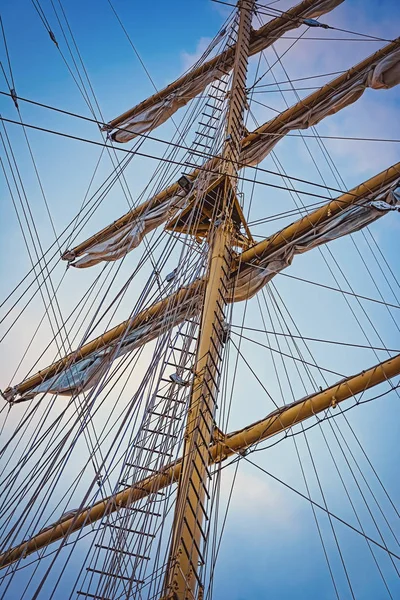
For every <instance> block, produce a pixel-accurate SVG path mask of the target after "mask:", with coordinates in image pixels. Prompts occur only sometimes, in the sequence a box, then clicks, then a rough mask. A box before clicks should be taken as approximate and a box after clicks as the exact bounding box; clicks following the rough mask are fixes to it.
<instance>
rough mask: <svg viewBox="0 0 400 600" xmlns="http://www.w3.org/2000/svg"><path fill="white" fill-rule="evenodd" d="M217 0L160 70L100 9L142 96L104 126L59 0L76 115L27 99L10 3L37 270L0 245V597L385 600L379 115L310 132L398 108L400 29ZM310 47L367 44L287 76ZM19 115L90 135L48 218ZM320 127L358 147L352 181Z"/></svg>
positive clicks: (13, 79) (329, 1) (27, 123)
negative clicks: (214, 17)
mask: <svg viewBox="0 0 400 600" xmlns="http://www.w3.org/2000/svg"><path fill="white" fill-rule="evenodd" d="M170 4H171V7H173V5H174V3H173V2H172V3H170ZM211 4H212V6H213V10H216V9H218V10H220V11H221V12H216V13H215V14H218V15H219V16H220V17H221V15H222V14H223V18H224V22H223V23H222V24H221V23H220V29H219V31H217V33H216V35H215V37H214V38H213V39H212V40H211V39H210V40H207V42H206V45H205V47H204V48H203V49H202V51H201V52H200V54H199V56H198V57H196V60H195V64H194V65H191V67H190V68H189V69H187V70H186V72H185V73H184V74H183V75H182V76H180V77H179V78H178V79H176V80H175V81H173V82H172V83H170V84H168V85H167V86H166V87H164V88H162V89H158V88H156V86H155V85H154V82H153V80H152V78H151V76H150V73H149V71H148V69H147V67H146V65H145V62H144V61H143V58H142V57H141V55H140V54H139V52H138V50H137V48H136V45H135V43H134V40H133V38H132V37H131V36H130V34H129V31H128V29H127V28H126V27H125V25H124V23H123V21H122V19H121V16H120V14H119V11H118V10H117V8H116V6H114V4H113V3H112V2H111V1H109V0H108V5H107V6H108V10H109V14H110V17H111V15H112V17H113V19H114V20H115V23H116V24H118V27H120V28H121V31H122V33H123V35H124V36H125V38H126V39H127V41H128V42H129V44H130V46H131V48H132V49H133V51H134V53H135V56H136V57H137V58H138V59H139V61H140V63H141V65H142V67H143V68H144V69H145V71H146V74H147V75H148V76H149V78H150V80H151V84H152V86H154V88H155V89H154V93H152V94H151V95H150V96H148V97H147V98H146V99H145V100H143V101H141V102H139V103H138V104H137V105H135V106H134V107H133V108H130V109H129V110H126V111H125V112H123V113H122V114H121V115H120V116H118V117H116V118H113V119H112V120H110V121H107V120H106V119H105V118H104V117H103V113H102V111H101V109H100V103H99V100H98V98H97V95H96V93H95V91H94V89H95V88H94V85H93V83H92V79H91V77H90V76H89V73H90V69H89V70H88V69H87V67H86V64H85V62H84V58H83V53H81V50H80V45H79V44H78V37H77V36H76V35H75V32H74V26H73V23H72V20H70V17H69V14H68V13H69V10H70V7H64V6H63V4H62V3H61V2H60V1H59V2H58V3H53V2H51V7H52V12H51V14H50V12H49V10H48V8H49V7H47V6H45V5H44V4H43V3H40V2H39V1H38V0H32V8H33V9H34V11H35V14H36V17H37V18H38V19H39V22H40V26H41V27H42V28H44V29H46V30H47V34H48V39H46V44H47V45H48V44H50V45H51V49H52V51H55V52H56V53H57V55H59V58H61V59H62V62H63V64H64V65H65V66H66V67H67V71H68V72H69V74H70V76H71V77H72V80H73V82H74V84H76V86H77V90H78V91H79V93H80V94H82V97H83V100H84V102H85V103H86V105H87V109H88V111H89V112H88V113H85V114H81V113H80V112H79V111H77V110H72V109H71V110H68V109H67V108H64V107H61V106H56V105H55V103H54V104H53V103H51V102H47V101H46V102H44V101H43V102H42V101H39V100H38V99H35V98H33V97H27V95H26V94H23V93H21V92H20V91H19V89H20V84H19V81H18V78H17V76H16V68H15V62H18V60H15V56H16V51H15V47H14V45H13V43H12V39H11V38H12V36H10V34H9V32H10V30H12V27H11V25H10V22H11V19H10V18H9V15H8V13H6V14H5V16H4V18H3V16H2V19H1V30H2V40H3V50H4V56H5V58H4V60H3V61H2V63H1V64H2V71H3V76H4V86H6V89H4V91H2V95H3V99H4V102H5V103H7V104H6V106H7V112H4V114H2V115H1V117H0V118H1V121H2V133H1V142H2V147H1V152H2V154H1V166H2V174H3V178H4V183H5V197H7V198H8V199H9V200H10V206H11V207H12V208H13V210H14V216H13V218H14V219H15V222H16V223H17V224H18V226H19V227H20V231H21V234H22V238H21V239H22V240H23V242H24V244H25V250H26V254H27V257H28V258H29V261H30V262H29V268H28V269H27V272H25V274H24V275H23V276H22V277H21V278H20V279H16V278H15V276H14V275H13V274H12V270H13V269H14V268H15V269H16V272H18V271H19V267H18V264H17V263H18V260H19V258H18V257H19V254H18V252H17V251H16V250H15V248H16V245H15V243H14V244H13V241H12V242H10V249H9V251H6V249H4V250H3V252H4V255H6V256H7V258H9V259H10V267H8V269H9V272H8V279H9V281H8V282H7V285H4V290H5V291H6V293H5V294H3V296H4V301H2V311H3V312H2V320H1V324H2V327H3V329H2V343H3V348H4V365H3V367H2V371H1V373H0V374H1V377H2V382H1V383H2V392H1V393H2V400H3V404H2V406H1V411H0V412H1V424H0V427H1V437H2V439H1V440H0V442H1V444H0V445H1V475H0V478H1V485H0V493H1V497H2V501H1V504H0V506H1V508H0V510H1V515H2V518H1V522H0V527H1V547H0V582H1V584H0V599H5V600H11V599H16V598H18V599H21V600H22V599H32V600H33V599H35V600H36V599H38V600H42V599H49V600H50V599H52V600H54V599H61V598H62V599H66V598H69V599H77V600H80V599H85V598H87V599H98V600H128V599H131V598H132V599H140V600H153V599H154V600H155V599H158V600H206V599H207V600H211V598H226V597H233V598H237V599H238V600H239V599H241V598H249V599H250V598H256V597H257V598H258V597H268V595H270V597H271V598H282V599H284V598H287V597H289V596H290V597H293V596H298V597H302V595H306V594H307V595H308V596H311V597H318V598H327V599H328V598H332V599H334V598H336V599H338V600H347V599H353V600H356V599H357V600H358V599H360V600H361V599H367V600H369V599H371V600H372V599H376V598H379V599H380V598H382V599H383V598H392V599H395V598H399V597H400V577H399V576H400V541H399V540H400V523H399V519H400V513H399V504H398V497H399V494H400V488H399V483H398V475H397V472H398V466H397V465H398V459H399V457H400V456H399V450H398V444H397V443H396V442H397V440H398V422H399V421H398V418H397V414H398V406H399V404H398V403H399V383H400V379H399V376H400V351H399V349H398V348H399V346H400V335H399V334H400V321H399V314H400V313H399V309H400V302H399V298H400V293H399V288H400V285H399V281H398V277H397V276H398V261H397V260H396V257H397V254H398V239H399V238H398V228H399V215H398V213H399V211H400V162H392V164H386V163H384V166H383V168H381V169H379V168H374V167H375V163H376V164H377V165H379V164H380V161H381V156H380V150H379V148H387V147H389V146H390V148H396V149H397V150H398V144H399V143H400V141H399V139H397V138H396V135H397V134H396V133H395V127H396V126H397V123H398V121H396V119H395V118H394V119H393V124H392V128H391V131H392V134H391V135H392V137H391V138H390V139H389V138H386V137H384V135H381V136H380V137H372V136H371V137H367V136H365V137H361V136H356V135H352V134H350V135H349V134H348V131H347V130H345V131H344V132H340V131H338V130H336V129H334V127H333V125H332V129H331V130H330V131H331V134H329V133H324V134H321V133H320V129H319V125H320V124H324V123H325V120H326V122H327V123H328V124H329V123H334V122H335V121H334V119H335V118H336V117H337V116H338V115H339V114H340V115H342V113H343V115H346V114H347V113H348V111H352V110H353V113H352V114H353V116H354V115H357V114H360V115H361V112H360V113H357V112H354V110H355V106H352V105H355V103H357V106H362V103H363V102H364V101H366V99H367V98H368V99H370V98H372V97H373V98H374V99H375V98H378V100H374V101H375V102H378V103H379V102H381V106H382V107H385V105H384V101H383V100H380V98H381V97H382V96H385V94H389V95H390V94H393V96H391V98H392V99H393V98H394V100H393V102H394V104H395V105H396V103H397V105H396V107H397V111H398V106H399V102H400V99H399V92H398V88H396V86H398V84H399V83H400V38H398V37H393V38H392V37H391V36H389V34H388V36H387V37H385V38H383V37H379V36H377V35H373V34H372V33H371V32H369V31H361V30H356V29H357V28H356V27H355V26H353V25H352V24H348V25H346V26H339V25H338V24H337V23H338V22H340V23H341V21H340V20H339V21H336V20H335V14H336V9H337V11H338V14H340V12H339V11H342V13H341V14H342V15H345V14H346V13H345V12H344V10H345V5H346V3H345V2H344V0H303V1H302V2H300V3H299V4H297V5H295V6H291V7H290V6H288V5H287V3H285V2H283V0H281V1H279V2H272V3H271V2H266V1H265V2H256V1H255V0H239V1H238V2H237V3H230V2H217V0H215V2H214V3H211ZM349 4H351V3H350V2H349ZM67 8H68V10H67ZM171 10H172V8H171ZM6 17H8V18H6ZM389 17H390V15H389ZM396 18H397V19H398V15H397V17H396ZM220 21H221V18H220ZM399 23H400V21H399V19H398V24H399ZM144 27H145V25H144ZM78 29H79V28H78ZM305 40H308V42H309V43H310V44H313V43H315V42H319V41H321V40H325V41H324V44H327V42H328V41H329V42H330V45H329V47H331V45H333V46H334V45H335V44H337V43H339V44H338V45H337V46H334V47H335V48H339V49H343V48H344V47H345V44H346V42H347V43H350V42H353V43H354V44H355V45H356V46H360V44H357V43H356V42H357V41H363V42H365V44H366V45H367V42H368V43H369V44H374V51H373V52H372V53H370V54H369V55H368V54H364V55H362V54H361V56H362V58H361V59H360V60H359V61H358V62H356V61H355V64H354V66H351V67H350V68H346V69H342V70H338V69H339V68H340V67H338V68H333V69H331V70H330V72H329V73H328V72H326V70H325V72H324V73H321V72H319V73H315V74H311V75H308V76H305V75H302V76H300V75H299V76H298V77H293V76H290V75H289V72H290V65H291V61H293V62H296V63H299V62H300V63H301V65H302V67H301V68H302V69H303V68H304V65H303V62H304V61H305V60H306V57H307V53H305V54H304V58H303V52H300V48H307V50H308V52H312V50H310V48H312V46H300V43H301V41H305ZM46 47H47V46H46ZM326 47H327V46H326V45H324V46H322V48H323V49H325V48H326ZM352 47H353V46H352ZM363 47H364V46H363ZM297 50H298V55H297V53H296V52H297ZM339 53H340V51H339ZM322 54H323V51H321V55H322ZM334 56H335V60H336V58H337V57H336V55H334ZM338 58H340V57H338ZM345 58H346V59H347V56H346V57H345ZM318 60H319V57H318ZM321 60H322V59H321ZM340 60H342V59H340ZM317 63H318V61H317ZM317 68H318V64H317ZM298 69H300V67H298ZM4 86H3V87H4ZM389 90H390V91H389ZM304 92H306V93H304ZM395 94H397V95H396V96H395ZM273 95H276V97H279V99H280V100H279V101H280V104H277V105H276V106H278V108H271V106H270V105H269V104H266V102H271V103H273V100H272V99H271V96H273ZM289 96H290V99H291V102H289V101H288V98H289ZM261 99H262V100H261ZM374 106H375V105H374ZM376 106H378V104H377V105H376ZM39 109H40V110H42V111H44V114H46V115H49V114H50V115H56V116H57V118H58V117H59V118H60V119H71V120H72V121H65V122H66V123H67V122H68V123H70V122H73V123H74V124H75V126H76V125H77V126H78V129H76V127H75V128H74V129H70V130H68V128H67V127H66V126H65V127H64V128H62V129H57V128H56V127H54V126H53V125H52V124H51V119H50V120H49V121H46V122H42V121H35V119H34V118H33V117H29V114H30V113H29V110H39ZM261 109H262V110H261ZM265 109H267V114H269V118H267V119H265V120H264V122H263V119H260V115H265V114H266V111H265ZM382 110H383V111H386V112H385V114H389V109H387V108H382ZM32 114H34V113H32ZM87 114H89V116H87ZM397 114H398V113H397ZM378 118H379V117H378V115H377V116H376V119H378ZM368 121H369V122H370V123H371V124H373V121H374V118H373V112H371V111H369V112H368ZM62 122H64V121H62ZM344 122H346V121H344ZM364 125H365V124H364ZM89 127H95V128H96V133H97V137H96V138H95V137H94V136H92V137H90V136H91V135H92V134H89V133H88V134H86V133H84V132H85V131H91V132H92V131H93V130H92V129H87V130H86V128H89ZM352 131H354V129H353V130H352ZM39 134H40V135H46V136H51V139H53V140H54V139H55V140H60V139H61V138H62V140H63V141H66V143H71V144H72V143H73V144H83V145H86V146H85V147H90V148H91V150H92V151H93V152H96V153H97V154H93V156H96V162H95V165H94V170H93V168H92V173H91V174H90V180H89V183H88V182H86V191H85V193H84V196H83V200H81V199H80V200H79V202H75V201H74V202H72V200H71V203H70V204H71V206H69V205H68V203H66V206H65V207H63V208H62V211H63V212H64V211H65V214H69V215H70V216H69V217H68V218H66V219H65V220H64V216H65V215H64V214H63V215H62V221H63V224H62V226H60V224H59V220H58V213H57V210H56V208H57V206H56V205H55V204H54V203H53V201H52V199H51V198H50V196H49V194H48V187H47V185H49V184H47V185H46V179H47V175H48V176H49V177H50V176H52V175H53V174H52V173H48V172H47V171H46V176H44V173H43V170H42V165H41V164H40V163H41V156H42V152H45V150H43V149H40V146H39V147H36V146H35V139H36V138H34V136H35V135H39ZM46 139H47V137H46ZM332 141H336V142H339V143H344V142H345V141H346V143H353V144H357V143H359V144H361V147H362V151H363V153H365V154H364V156H366V161H367V162H368V165H367V167H366V168H365V169H364V170H365V172H366V173H367V174H368V176H367V178H364V180H362V179H356V178H355V176H354V177H353V178H351V177H350V176H348V175H347V176H342V174H341V170H343V171H344V170H345V169H344V167H343V166H342V168H340V166H339V164H338V160H337V157H336V158H335V155H334V152H332V150H331V149H330V146H329V143H330V142H332ZM287 142H291V143H292V147H291V148H292V149H291V151H289V152H288V151H286V153H284V154H283V155H279V154H278V152H279V148H280V147H281V146H283V144H285V143H287ZM368 145H369V146H368ZM346 147H347V146H346ZM367 147H368V148H370V147H372V148H374V149H373V151H371V150H368V151H367V150H366V148H367ZM22 148H23V149H24V152H25V154H24V155H22V153H21V149H22ZM74 148H75V146H74ZM395 152H396V150H394V151H393V155H394V154H395ZM382 155H383V157H385V154H384V153H382ZM282 156H283V158H282ZM397 157H398V154H397ZM350 159H351V161H352V162H351V161H350ZM69 160H72V158H71V157H70V159H69ZM76 160H77V162H79V161H81V160H83V157H82V156H77V157H76ZM382 160H383V158H382ZM107 161H108V162H107ZM348 161H350V162H351V165H355V163H356V153H355V152H354V153H353V154H351V155H349V156H348ZM62 162H63V161H62V157H57V156H56V155H54V157H53V161H52V164H48V165H47V169H48V167H49V166H50V171H52V170H53V169H54V171H55V173H56V174H57V177H59V176H60V174H62V173H66V171H64V170H63V168H64V167H63V165H62ZM371 162H372V163H373V164H371ZM60 163H61V166H60ZM66 163H67V161H66ZM66 163H65V164H66ZM284 163H288V164H289V165H290V166H289V168H288V170H286V164H284ZM106 164H107V168H106ZM110 165H111V168H110ZM149 165H150V166H149ZM297 165H299V168H297ZM304 165H308V167H307V168H306V171H303V168H304ZM92 167H93V165H92ZM65 168H67V167H65ZM74 168H75V165H74ZM351 168H354V171H355V172H356V173H357V169H356V167H355V166H354V167H353V166H352V167H351ZM360 170H361V171H362V169H359V171H360ZM27 173H28V175H27ZM294 173H295V174H294ZM303 173H304V174H303ZM32 174H33V178H32ZM135 177H136V179H135ZM67 179H68V178H65V185H67V183H68V181H67ZM346 179H347V180H349V181H353V184H354V185H346V183H345V180H346ZM141 180H142V181H143V182H145V184H144V187H143V188H142V189H140V181H141ZM138 182H139V183H138ZM58 185H59V181H58V179H57V186H58ZM63 185H64V184H63ZM71 186H72V189H74V184H73V182H71ZM67 193H70V192H69V190H68V191H67ZM63 194H64V191H63V190H60V195H63ZM117 197H118V198H119V199H121V198H124V199H125V200H126V202H127V204H128V210H127V211H126V212H125V213H124V214H123V215H122V216H119V217H118V213H117V210H114V208H115V205H117V204H118V203H117V202H115V205H114V204H113V203H112V200H111V199H114V201H115V199H116V198H117ZM39 200H40V203H41V204H40V206H41V209H42V213H39V212H38V206H39ZM107 204H108V208H107V211H106V214H107V216H108V217H109V216H110V214H112V215H113V218H114V220H113V221H112V222H111V223H109V224H106V225H105V226H104V222H102V223H101V218H100V217H99V216H98V215H99V212H98V211H101V210H102V208H104V207H105V206H106V205H107ZM110 204H112V206H111V207H110ZM10 214H11V213H10ZM39 214H41V216H38V215H39ZM56 217H57V218H56ZM6 221H7V226H6V227H5V231H4V239H5V240H6V241H7V239H8V232H7V228H8V213H7V219H6ZM44 224H45V225H44ZM98 225H99V228H98V231H95V233H93V230H96V227H97V226H98ZM43 226H44V227H45V229H46V230H47V231H46V234H45V235H43V233H40V232H41V231H42V228H43ZM299 255H304V256H299ZM14 262H15V265H14ZM327 275H328V277H327ZM18 276H19V275H18ZM6 279H7V278H4V281H5V280H6ZM10 282H11V285H10ZM304 331H306V332H307V334H304ZM353 409H354V410H353ZM378 449H380V450H379V451H378ZM277 490H278V491H277ZM396 497H397V500H396ZM289 501H292V502H293V507H291V506H292V505H291V504H289Z"/></svg>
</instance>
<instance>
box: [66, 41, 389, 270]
mask: <svg viewBox="0 0 400 600" xmlns="http://www.w3.org/2000/svg"><path fill="white" fill-rule="evenodd" d="M399 83H400V38H399V39H397V40H395V41H394V42H392V43H390V44H388V45H386V46H384V47H383V48H382V49H381V50H378V52H376V53H375V54H372V55H371V56H369V57H368V58H366V59H365V60H364V61H362V62H361V63H359V64H358V65H356V66H355V67H353V68H352V69H349V70H348V71H346V72H345V73H343V74H342V75H340V76H339V77H337V78H336V79H333V80H332V81H330V82H329V83H327V84H326V85H325V86H323V87H322V88H321V89H319V90H317V91H316V92H314V93H312V94H310V95H309V96H307V97H306V98H304V100H301V101H300V102H298V103H297V104H295V105H293V106H292V107H290V108H288V109H287V110H286V111H284V112H283V113H281V114H280V115H279V116H277V117H275V118H274V119H272V120H271V121H268V122H267V123H265V124H264V125H262V126H261V127H259V128H258V129H256V130H255V131H254V132H253V133H251V134H249V135H248V136H246V137H245V138H243V141H242V148H243V150H242V153H241V159H240V160H241V164H242V166H248V165H252V166H256V165H257V164H259V163H260V162H261V161H262V160H263V159H264V158H265V157H266V156H267V155H268V154H269V153H270V152H271V150H272V149H273V148H274V147H275V145H276V144H277V143H278V142H279V140H280V139H282V138H283V137H284V136H285V135H286V134H287V133H289V132H290V131H293V130H296V129H307V128H308V127H311V126H313V125H316V124H317V123H319V122H320V121H321V120H322V119H323V118H325V117H327V116H329V115H332V114H335V113H336V112H338V111H340V110H342V109H343V108H345V107H346V106H349V105H350V104H352V103H353V102H355V101H356V100H357V99H358V98H360V97H361V96H362V94H363V93H364V91H365V90H366V89H367V88H368V87H370V88H372V89H388V88H391V87H393V86H395V85H398V84H399ZM215 162H216V161H215V159H214V160H213V161H212V164H211V161H209V162H208V163H207V164H206V165H205V168H211V167H212V166H215V165H214V163H215ZM198 174H199V171H194V172H193V173H192V174H191V177H192V178H193V179H195V178H196V176H198ZM184 195H185V193H184V192H183V191H182V190H181V188H180V187H179V186H178V184H176V183H175V184H172V185H171V186H169V187H168V188H165V189H164V190H163V191H161V192H160V193H158V194H157V195H155V196H153V197H152V198H150V199H149V200H148V201H147V202H145V203H143V204H141V205H140V206H138V207H137V208H136V209H134V210H133V211H131V212H129V213H126V214H125V215H123V216H122V217H121V218H120V219H118V220H117V221H115V222H114V223H113V224H112V225H110V226H108V227H105V228H104V229H103V230H102V231H100V232H99V233H97V234H95V235H94V236H92V237H91V238H89V239H88V240H86V241H85V242H82V243H81V244H80V245H79V246H77V247H76V248H73V249H72V250H69V251H67V252H66V253H65V254H64V255H63V259H64V260H68V261H69V262H70V264H71V265H72V266H74V267H77V268H84V267H89V266H92V265H95V264H98V263H100V262H102V261H113V260H117V259H118V258H120V257H121V256H123V255H125V254H126V253H127V252H130V251H131V250H133V249H134V248H136V247H137V246H138V244H139V243H140V241H141V240H142V239H143V237H144V236H145V235H146V234H147V233H149V232H150V231H151V230H152V229H154V228H155V227H158V226H159V225H161V224H162V223H163V222H165V221H167V220H168V219H169V218H170V217H171V216H173V215H174V214H176V213H177V212H178V211H179V210H180V208H181V207H182V206H183V204H184V202H185V201H184ZM80 257H81V258H80Z"/></svg>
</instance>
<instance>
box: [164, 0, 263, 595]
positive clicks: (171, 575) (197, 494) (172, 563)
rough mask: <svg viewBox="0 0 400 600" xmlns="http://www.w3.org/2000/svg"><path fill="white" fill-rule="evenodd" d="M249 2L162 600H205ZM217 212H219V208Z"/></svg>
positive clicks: (242, 16)
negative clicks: (212, 450)
mask: <svg viewBox="0 0 400 600" xmlns="http://www.w3.org/2000/svg"><path fill="white" fill-rule="evenodd" d="M253 6H254V0H241V1H240V3H239V7H238V10H239V26H238V34H237V43H236V49H235V61H234V66H233V77H232V86H231V91H230V97H229V101H228V102H229V104H228V114H227V125H226V139H225V144H224V149H223V153H222V154H223V158H225V159H227V160H224V161H222V163H221V180H220V181H219V183H218V186H217V188H215V187H214V194H215V193H216V197H217V204H216V209H215V211H214V215H213V219H212V220H211V223H210V228H209V236H208V243H209V247H210V250H209V257H208V274H207V282H206V288H205V292H204V305H203V313H202V320H201V327H200V336H199V341H198V346H197V363H196V366H195V377H194V381H193V387H192V393H191V398H190V402H189V410H188V415H187V425H186V432H185V443H184V450H183V460H182V468H181V473H180V478H179V483H178V494H177V500H176V505H175V515H174V521H173V526H172V542H171V547H170V556H169V562H168V568H167V573H166V577H165V585H164V598H165V599H168V600H169V599H171V600H172V599H173V600H195V599H199V600H200V599H201V598H202V597H203V586H202V583H201V580H200V577H199V573H198V571H199V567H201V566H202V565H203V564H204V562H205V560H204V549H205V546H206V541H207V534H206V533H205V531H204V530H203V523H204V521H205V519H207V514H206V512H207V509H206V504H207V496H208V495H209V494H208V489H207V488H208V480H209V478H210V475H209V472H208V465H209V463H210V456H209V446H210V444H211V442H212V439H213V433H214V416H215V410H216V397H217V393H218V376H219V368H220V365H221V362H222V347H223V342H222V339H223V335H224V312H225V305H226V304H227V301H228V287H227V286H228V281H229V277H230V270H231V262H232V248H231V246H232V242H233V241H234V223H233V220H232V210H233V206H234V203H235V201H237V200H236V193H235V192H236V186H237V179H236V175H237V168H238V167H237V163H238V160H239V154H240V142H241V138H242V136H243V128H244V122H243V119H244V111H245V106H246V76H247V65H248V55H249V44H250V35H251V18H252V11H253ZM217 207H218V208H217Z"/></svg>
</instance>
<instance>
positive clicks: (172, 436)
mask: <svg viewBox="0 0 400 600" xmlns="http://www.w3.org/2000/svg"><path fill="white" fill-rule="evenodd" d="M142 431H148V432H149V433H159V434H160V435H165V436H168V437H171V438H177V437H178V436H177V435H174V434H173V433H165V432H164V431H162V430H161V429H160V430H159V431H157V429H147V427H143V429H142Z"/></svg>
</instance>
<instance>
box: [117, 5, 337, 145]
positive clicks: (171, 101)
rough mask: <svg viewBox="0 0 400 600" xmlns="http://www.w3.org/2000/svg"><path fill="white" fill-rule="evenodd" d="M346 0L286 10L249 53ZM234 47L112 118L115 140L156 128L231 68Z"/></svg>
mask: <svg viewBox="0 0 400 600" xmlns="http://www.w3.org/2000/svg"><path fill="white" fill-rule="evenodd" d="M342 2H343V0H316V1H315V0H314V1H311V2H310V0H306V1H305V2H301V3H300V4H298V5H297V6H295V7H293V8H292V9H291V10H289V11H288V12H287V13H283V14H282V15H281V16H279V17H277V18H275V19H273V20H272V21H270V22H269V23H267V24H266V25H264V26H263V27H261V28H260V29H258V30H257V31H253V33H252V37H251V43H250V55H253V54H257V53H258V52H261V51H262V50H265V49H266V48H268V47H269V46H270V45H271V44H273V43H274V42H275V41H276V40H277V39H278V38H279V37H281V36H282V35H283V34H284V33H286V32H288V31H290V30H292V29H296V28H297V27H300V26H301V25H303V23H304V19H310V18H316V17H320V16H321V15H323V14H326V13H328V12H330V11H331V10H333V9H334V8H336V6H338V5H339V4H341V3H342ZM234 56H235V47H232V48H230V49H229V50H226V51H225V52H223V53H222V54H220V55H219V56H216V57H215V58H213V59H211V60H209V61H208V62H206V63H204V64H203V65H201V66H200V67H198V68H196V69H193V70H192V71H191V72H190V73H188V74H187V75H185V76H183V77H181V78H180V79H177V80H176V81H175V82H174V83H172V84H171V85H169V86H168V87H167V88H165V89H164V90H162V91H160V92H158V93H157V94H154V95H153V96H151V97H150V98H148V99H147V100H144V101H143V102H141V103H140V104H138V105H137V106H135V107H134V108H132V109H131V110H129V111H127V112H125V113H124V114H123V115H121V116H119V117H117V118H115V119H113V121H111V122H110V123H109V124H108V126H107V129H109V130H113V129H115V131H114V132H113V133H112V136H111V137H112V138H113V139H114V140H115V141H116V142H123V143H124V142H128V141H129V140H132V139H133V138H135V137H136V136H138V135H141V134H143V133H146V132H149V131H152V130H153V129H156V128H157V127H159V126H160V125H162V124H163V123H165V121H167V120H168V119H169V118H170V117H172V115H174V113H175V112H176V111H177V110H179V109H180V108H182V107H183V106H185V105H186V104H187V103H188V102H189V101H190V100H192V99H193V98H195V97H196V96H197V95H198V94H200V93H201V92H203V91H204V90H205V89H206V87H207V86H208V85H209V84H210V83H212V82H213V81H216V80H217V79H218V78H221V77H222V76H223V75H225V74H226V72H227V71H229V70H231V69H232V66H233V61H234Z"/></svg>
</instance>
